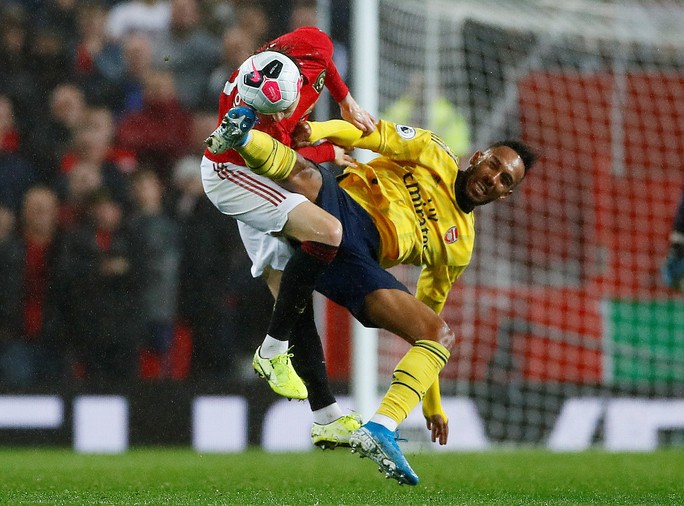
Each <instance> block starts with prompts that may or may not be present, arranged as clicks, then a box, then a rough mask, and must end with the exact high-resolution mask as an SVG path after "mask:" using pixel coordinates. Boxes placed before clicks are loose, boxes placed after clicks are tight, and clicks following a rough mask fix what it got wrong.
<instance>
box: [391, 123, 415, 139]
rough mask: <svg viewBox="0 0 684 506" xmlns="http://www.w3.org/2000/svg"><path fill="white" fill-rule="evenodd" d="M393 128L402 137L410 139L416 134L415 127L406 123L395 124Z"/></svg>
mask: <svg viewBox="0 0 684 506" xmlns="http://www.w3.org/2000/svg"><path fill="white" fill-rule="evenodd" d="M395 128H396V129H397V133H398V134H399V137H401V138H402V139H406V140H410V139H413V138H414V137H415V136H416V129H415V128H413V127H410V126H408V125H396V126H395Z"/></svg>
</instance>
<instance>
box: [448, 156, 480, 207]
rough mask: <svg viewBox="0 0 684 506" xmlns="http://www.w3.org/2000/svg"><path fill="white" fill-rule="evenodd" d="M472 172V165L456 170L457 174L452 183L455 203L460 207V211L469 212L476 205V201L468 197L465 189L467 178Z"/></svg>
mask: <svg viewBox="0 0 684 506" xmlns="http://www.w3.org/2000/svg"><path fill="white" fill-rule="evenodd" d="M472 174H473V167H472V166H470V167H468V168H467V169H466V170H460V171H458V175H457V176H456V183H455V184H454V191H455V194H456V204H458V207H459V208H461V211H463V212H464V213H469V212H471V211H472V210H473V209H475V207H476V206H477V202H475V201H474V200H473V199H472V198H470V196H469V195H468V190H467V186H468V180H469V179H470V177H471V176H472Z"/></svg>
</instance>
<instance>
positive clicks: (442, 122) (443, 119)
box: [381, 72, 470, 156]
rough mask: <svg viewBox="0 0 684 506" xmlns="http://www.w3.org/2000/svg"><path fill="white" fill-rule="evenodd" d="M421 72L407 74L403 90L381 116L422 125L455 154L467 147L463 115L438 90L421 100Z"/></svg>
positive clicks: (393, 120) (397, 121)
mask: <svg viewBox="0 0 684 506" xmlns="http://www.w3.org/2000/svg"><path fill="white" fill-rule="evenodd" d="M424 79H425V76H424V75H423V73H422V72H414V73H412V74H411V75H410V76H409V85H408V88H407V89H406V92H405V93H404V94H403V95H402V96H400V97H399V98H398V99H397V100H396V101H395V102H393V103H392V104H390V106H389V107H388V108H387V109H386V110H385V111H384V112H383V113H382V114H381V117H382V118H383V119H386V120H387V121H392V122H393V123H399V124H402V125H416V126H419V125H422V126H423V127H425V128H430V130H432V131H433V132H435V133H436V134H437V135H439V136H440V137H441V138H442V140H443V141H444V142H446V143H447V145H448V146H449V147H450V148H451V150H452V151H453V152H454V154H455V155H456V156H465V155H466V154H467V153H468V152H469V151H470V127H469V126H468V122H467V121H466V119H465V117H463V115H462V114H461V113H460V112H459V111H458V109H457V108H456V106H454V105H453V104H452V103H451V102H450V101H449V100H448V99H447V98H446V97H445V96H444V95H442V94H441V93H438V94H437V95H436V96H434V97H431V99H430V103H429V104H425V83H424Z"/></svg>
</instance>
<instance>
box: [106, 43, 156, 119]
mask: <svg viewBox="0 0 684 506" xmlns="http://www.w3.org/2000/svg"><path fill="white" fill-rule="evenodd" d="M123 58H124V73H123V76H122V79H121V82H120V84H119V88H120V90H121V93H122V97H121V103H120V104H119V105H118V107H117V108H116V109H115V112H116V114H117V116H122V115H125V114H130V113H135V112H139V111H141V110H142V108H143V92H144V88H145V85H144V83H145V79H146V78H147V76H148V74H149V73H150V72H151V71H152V46H151V45H150V38H149V35H147V34H145V33H133V34H131V35H129V36H127V37H126V38H125V39H124V40H123Z"/></svg>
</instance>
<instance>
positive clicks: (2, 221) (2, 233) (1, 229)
mask: <svg viewBox="0 0 684 506" xmlns="http://www.w3.org/2000/svg"><path fill="white" fill-rule="evenodd" d="M15 221H16V218H15V215H14V211H13V210H12V209H11V208H9V207H6V206H4V205H2V204H0V244H2V243H3V242H5V241H6V240H7V239H9V238H10V237H11V236H12V234H13V233H14V222H15Z"/></svg>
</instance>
